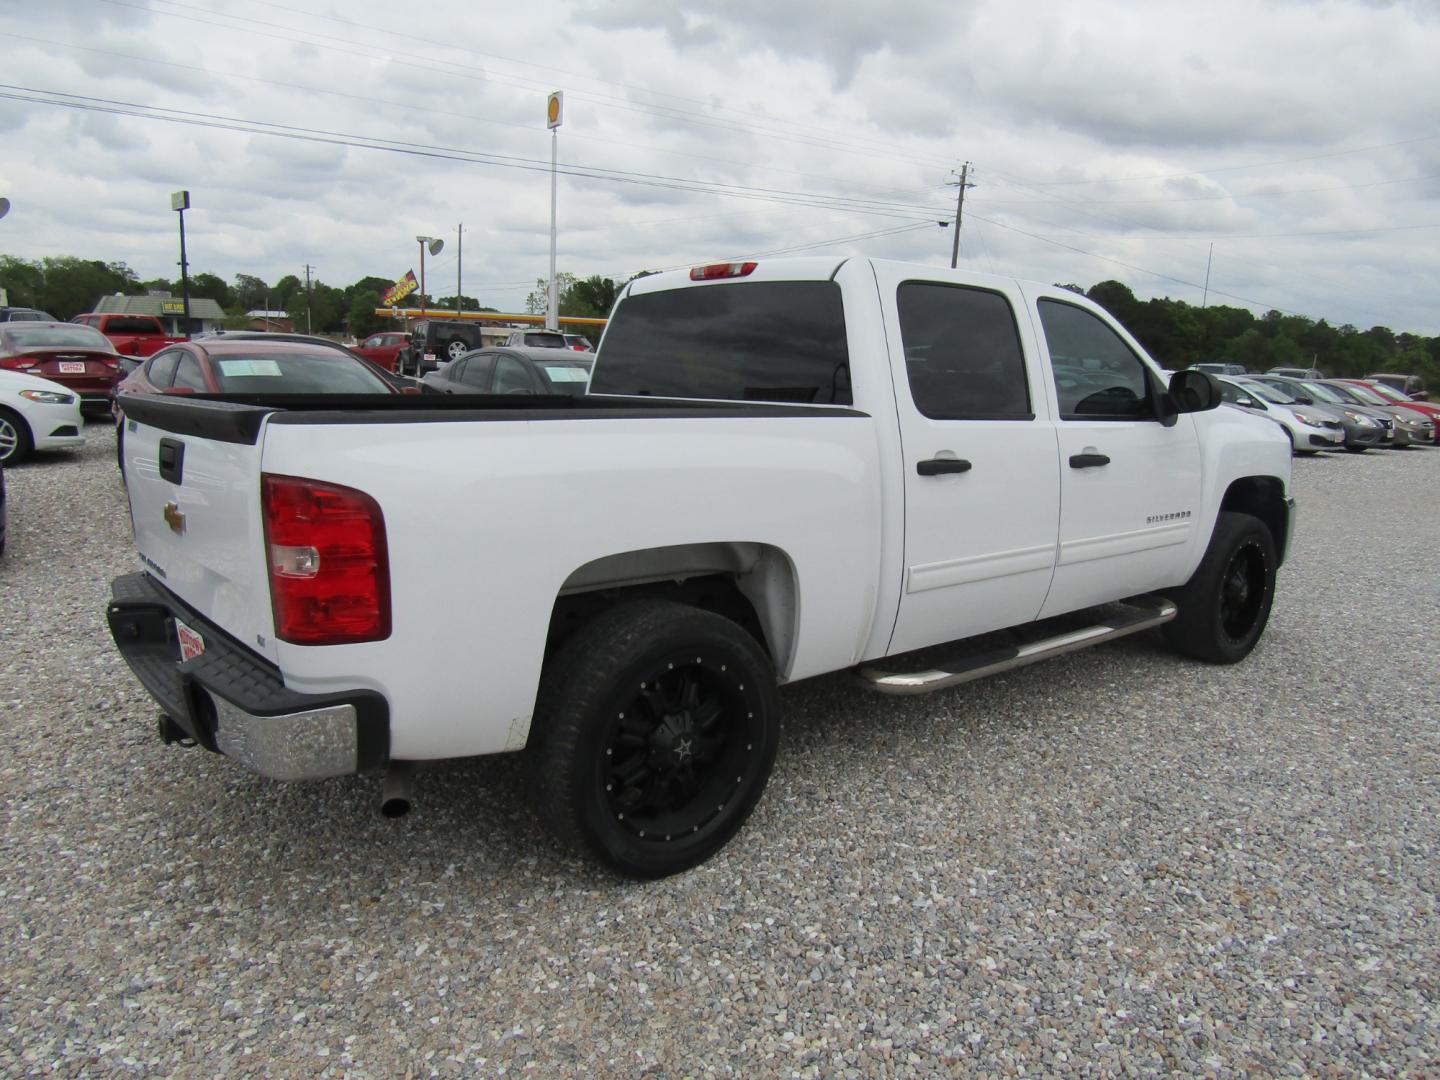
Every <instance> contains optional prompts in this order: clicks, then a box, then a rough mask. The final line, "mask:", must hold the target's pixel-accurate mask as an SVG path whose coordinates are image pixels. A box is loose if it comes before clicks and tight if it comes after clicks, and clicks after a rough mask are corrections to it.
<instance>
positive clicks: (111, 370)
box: [0, 322, 120, 413]
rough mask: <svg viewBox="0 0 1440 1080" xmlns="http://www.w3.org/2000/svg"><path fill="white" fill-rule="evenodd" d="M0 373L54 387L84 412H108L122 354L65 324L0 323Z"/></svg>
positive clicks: (88, 332) (95, 335)
mask: <svg viewBox="0 0 1440 1080" xmlns="http://www.w3.org/2000/svg"><path fill="white" fill-rule="evenodd" d="M0 368H4V369H6V370H7V371H20V372H24V373H25V374H26V375H38V376H40V377H41V378H42V379H49V380H50V381H51V382H57V383H59V384H60V385H61V386H64V387H66V388H68V389H70V390H73V391H74V392H75V394H76V395H77V396H78V397H79V398H80V409H81V411H82V412H89V413H106V412H109V411H110V402H111V400H112V399H113V398H114V396H115V384H116V383H117V382H118V381H119V379H120V354H119V353H117V352H116V351H115V346H113V345H111V344H110V342H109V340H108V339H107V338H106V337H105V335H104V334H102V333H100V331H98V330H93V329H91V328H90V327H88V326H77V325H76V324H74V323H63V322H7V323H0Z"/></svg>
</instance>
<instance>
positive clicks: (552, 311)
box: [545, 90, 565, 330]
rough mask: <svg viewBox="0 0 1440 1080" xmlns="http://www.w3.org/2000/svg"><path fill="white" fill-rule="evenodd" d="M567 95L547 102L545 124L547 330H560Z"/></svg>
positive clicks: (561, 94) (552, 97)
mask: <svg viewBox="0 0 1440 1080" xmlns="http://www.w3.org/2000/svg"><path fill="white" fill-rule="evenodd" d="M564 112H565V94H564V93H563V92H562V91H560V90H556V91H555V92H554V93H552V94H551V95H550V97H549V98H548V99H547V100H546V102H545V123H546V126H547V127H549V128H550V288H549V290H548V293H549V295H548V296H547V298H546V303H545V328H546V329H547V330H558V329H560V285H559V282H557V281H556V280H555V206H556V177H557V176H558V167H559V160H560V124H561V123H562V122H563V120H564Z"/></svg>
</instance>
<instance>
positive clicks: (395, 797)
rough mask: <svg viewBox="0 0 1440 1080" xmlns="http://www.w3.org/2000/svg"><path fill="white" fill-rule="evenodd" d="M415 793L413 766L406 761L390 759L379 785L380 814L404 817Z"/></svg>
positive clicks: (390, 816)
mask: <svg viewBox="0 0 1440 1080" xmlns="http://www.w3.org/2000/svg"><path fill="white" fill-rule="evenodd" d="M414 795H415V767H414V766H413V765H411V764H410V762H408V761H392V762H390V767H389V768H388V769H386V770H385V779H384V781H382V782H381V785H380V816H381V817H387V818H398V817H404V816H405V815H406V814H408V813H409V812H410V802H411V800H412V799H413V798H414Z"/></svg>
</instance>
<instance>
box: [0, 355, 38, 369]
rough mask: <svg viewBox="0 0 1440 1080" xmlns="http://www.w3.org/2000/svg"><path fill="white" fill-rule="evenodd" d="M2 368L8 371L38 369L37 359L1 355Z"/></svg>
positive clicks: (0, 363) (0, 365)
mask: <svg viewBox="0 0 1440 1080" xmlns="http://www.w3.org/2000/svg"><path fill="white" fill-rule="evenodd" d="M0 368H4V369H5V370H6V371H36V370H38V369H37V368H36V366H35V361H34V360H32V359H31V358H30V357H28V356H0Z"/></svg>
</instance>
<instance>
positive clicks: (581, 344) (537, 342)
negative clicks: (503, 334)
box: [505, 330, 595, 352]
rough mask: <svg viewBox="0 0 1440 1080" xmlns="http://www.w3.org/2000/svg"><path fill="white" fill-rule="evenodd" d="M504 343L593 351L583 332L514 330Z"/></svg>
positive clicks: (535, 347)
mask: <svg viewBox="0 0 1440 1080" xmlns="http://www.w3.org/2000/svg"><path fill="white" fill-rule="evenodd" d="M505 344H506V345H509V346H514V345H526V346H529V347H530V348H532V349H574V350H576V351H577V352H594V351H595V346H594V345H591V344H590V339H589V338H587V337H585V335H583V334H565V333H562V332H560V331H559V330H516V331H515V332H514V333H512V334H511V335H510V336H509V337H508V338H506V339H505Z"/></svg>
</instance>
